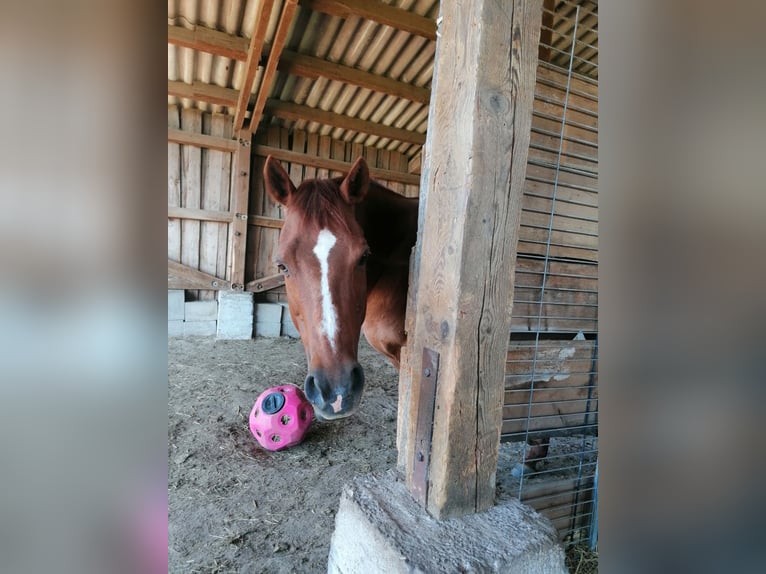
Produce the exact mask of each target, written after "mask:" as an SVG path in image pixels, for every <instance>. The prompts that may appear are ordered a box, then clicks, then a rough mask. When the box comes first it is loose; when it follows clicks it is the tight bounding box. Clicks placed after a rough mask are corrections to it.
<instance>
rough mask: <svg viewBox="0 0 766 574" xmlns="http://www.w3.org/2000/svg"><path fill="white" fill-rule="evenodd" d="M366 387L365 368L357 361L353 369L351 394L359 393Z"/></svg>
mask: <svg viewBox="0 0 766 574" xmlns="http://www.w3.org/2000/svg"><path fill="white" fill-rule="evenodd" d="M363 389H364V370H363V369H362V366H361V365H360V364H359V363H357V364H356V365H354V368H353V369H351V394H352V395H359V394H361V393H362V390H363Z"/></svg>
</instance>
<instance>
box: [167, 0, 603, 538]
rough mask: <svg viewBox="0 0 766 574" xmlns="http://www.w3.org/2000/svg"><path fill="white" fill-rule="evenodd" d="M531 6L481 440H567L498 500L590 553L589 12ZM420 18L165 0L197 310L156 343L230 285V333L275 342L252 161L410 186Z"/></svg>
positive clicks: (297, 173)
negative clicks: (240, 331)
mask: <svg viewBox="0 0 766 574" xmlns="http://www.w3.org/2000/svg"><path fill="white" fill-rule="evenodd" d="M542 10H543V11H542V26H541V30H540V42H539V49H538V58H537V68H536V82H535V86H534V104H533V109H532V122H531V126H532V127H531V132H530V137H529V149H528V159H527V163H526V175H525V178H524V189H523V196H522V207H521V220H520V228H519V237H518V245H517V247H516V255H515V267H514V270H513V272H512V273H513V277H509V279H508V280H509V282H512V285H513V305H512V313H511V322H510V331H509V333H508V350H507V359H506V364H505V386H504V400H503V408H502V427H501V439H502V440H503V441H509V442H522V443H523V442H526V441H529V440H532V441H538V443H539V444H548V443H550V441H551V440H554V441H555V440H558V439H566V440H567V441H568V442H567V445H568V450H567V451H566V452H565V453H564V452H562V453H561V454H556V451H555V449H554V448H553V447H551V452H550V454H549V455H548V457H547V458H546V460H545V461H544V463H540V464H532V465H530V466H529V467H523V466H519V474H518V476H516V479H517V480H516V481H515V482H514V483H513V485H514V488H516V491H515V492H514V496H517V497H518V499H519V500H521V501H522V502H524V503H526V504H528V505H530V506H532V507H533V508H535V509H536V510H538V511H539V512H540V513H541V514H543V515H544V516H546V517H547V518H549V519H550V520H551V522H552V523H553V525H554V527H555V528H556V530H557V531H558V534H559V539H560V540H561V541H563V542H564V543H565V544H567V545H570V546H572V545H583V544H585V545H588V546H591V547H593V546H595V535H596V532H597V529H596V527H595V520H594V517H595V508H596V503H597V459H598V264H599V260H598V252H599V251H598V4H597V2H594V1H592V0H544V2H543V3H542ZM439 12H440V3H439V1H438V0H382V1H375V2H373V1H361V0H356V1H352V0H276V1H274V2H271V1H268V0H230V1H226V2H218V1H214V0H169V2H168V289H169V294H170V293H171V292H173V293H174V296H176V297H178V296H180V297H181V299H182V301H181V308H182V309H197V310H203V309H204V313H202V314H201V315H199V316H198V317H196V318H195V317H194V316H193V314H192V315H191V316H189V317H187V314H188V313H187V312H186V311H182V312H181V315H176V316H174V317H172V318H170V317H169V326H168V328H169V334H170V335H171V336H177V337H184V336H186V337H191V336H195V335H208V336H214V335H216V333H218V332H219V329H220V328H221V325H219V324H218V323H219V322H220V321H221V319H220V317H221V316H220V312H221V308H222V307H221V306H222V305H223V303H222V301H223V299H222V296H223V295H224V294H231V293H235V294H237V295H240V294H241V295H244V296H249V297H251V299H252V311H251V314H252V316H251V317H250V327H249V328H250V336H253V335H258V336H265V335H267V334H272V335H276V336H285V335H288V336H289V335H294V328H291V323H290V320H289V309H287V308H286V296H285V291H284V282H283V277H282V275H281V274H280V273H279V272H278V270H277V268H276V264H275V262H274V255H275V249H276V245H277V241H278V238H279V233H280V228H281V225H282V221H283V218H284V213H283V208H282V207H281V206H279V205H277V204H275V203H274V202H273V201H272V200H271V199H270V198H269V197H268V195H267V194H266V193H265V192H264V186H263V178H262V175H261V174H262V171H263V165H264V162H265V158H266V157H267V156H269V155H271V156H273V157H275V158H276V159H278V160H280V161H281V162H282V164H283V165H284V166H285V168H286V169H287V171H288V173H289V174H290V177H291V179H292V181H293V182H294V183H296V184H297V183H299V182H300V181H302V180H304V179H309V178H324V177H334V176H337V175H341V174H343V173H345V172H346V171H347V170H348V169H349V167H350V166H351V164H352V163H353V161H354V160H355V159H356V158H358V157H360V156H362V157H364V158H365V159H366V161H367V162H368V165H369V166H370V168H371V169H370V172H371V176H372V177H373V178H375V179H376V180H378V181H379V182H381V183H383V184H384V185H386V186H387V187H390V188H391V189H393V190H394V191H396V192H398V193H400V194H402V195H404V196H408V197H418V196H419V195H420V189H421V185H423V182H422V181H421V179H422V178H421V176H422V173H421V172H422V169H421V168H422V165H423V161H424V159H423V157H424V148H425V146H426V141H427V130H428V126H429V105H430V103H431V88H432V84H433V76H434V60H435V54H436V50H437V44H438V37H437V36H438V34H439ZM179 293H180V295H178V294H179ZM169 297H170V295H169ZM227 304H228V303H227ZM275 310H276V312H277V313H279V317H278V318H276V319H275V318H273V317H272V316H273V314H274V313H275ZM259 313H260V314H261V315H260V316H259ZM203 315H204V316H203ZM267 316H268V319H267ZM198 319H199V320H198ZM171 323H172V325H171ZM259 325H260V327H259ZM259 329H261V330H259ZM551 437H554V438H553V439H551ZM572 445H574V446H572ZM573 449H574V450H573ZM557 457H559V458H557ZM522 462H523V461H522ZM509 484H510V483H509Z"/></svg>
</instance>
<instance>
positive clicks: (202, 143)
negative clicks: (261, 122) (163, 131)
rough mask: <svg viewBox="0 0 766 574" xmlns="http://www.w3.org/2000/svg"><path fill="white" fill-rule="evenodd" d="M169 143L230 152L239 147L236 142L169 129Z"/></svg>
mask: <svg viewBox="0 0 766 574" xmlns="http://www.w3.org/2000/svg"><path fill="white" fill-rule="evenodd" d="M168 141H169V142H173V143H179V144H184V145H193V146H197V147H204V148H208V149H217V150H221V151H229V152H233V151H237V148H238V147H239V145H237V142H236V141H234V140H230V139H226V138H219V137H215V136H207V135H204V134H193V133H190V132H185V131H183V130H177V129H173V128H168Z"/></svg>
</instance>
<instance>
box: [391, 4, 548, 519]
mask: <svg viewBox="0 0 766 574" xmlns="http://www.w3.org/2000/svg"><path fill="white" fill-rule="evenodd" d="M541 7H542V0H515V1H514V2H513V4H512V5H511V3H510V2H509V3H508V4H503V5H502V6H501V4H500V3H497V2H492V1H489V0H487V1H485V0H472V1H467V2H462V3H444V4H443V5H442V8H441V10H442V14H441V16H442V18H443V21H442V25H441V38H440V40H439V45H438V49H437V54H436V64H435V68H436V70H435V72H434V88H433V98H432V101H433V102H435V104H434V105H432V108H431V116H430V119H429V128H428V140H427V142H426V146H427V147H428V149H427V152H426V154H425V155H426V157H425V158H424V166H423V171H424V173H425V174H426V177H424V183H425V185H426V188H425V189H424V190H422V194H423V200H422V201H424V202H425V205H424V212H423V217H421V225H422V238H420V241H421V243H422V245H421V252H420V256H419V270H418V273H417V277H416V278H415V281H416V283H415V284H414V286H413V287H411V288H414V289H416V290H417V296H416V297H417V304H416V305H415V308H416V309H415V311H416V316H415V320H414V333H412V334H411V336H410V339H409V341H408V344H407V347H408V350H407V353H408V354H409V356H410V357H419V356H421V354H422V349H423V348H424V347H428V348H431V349H434V350H435V351H437V352H438V353H439V354H440V367H439V374H438V377H439V379H438V385H437V398H436V409H435V413H434V424H433V443H432V447H431V462H430V470H429V486H428V505H427V509H428V511H429V512H430V513H431V514H432V515H434V516H436V517H438V518H447V517H450V516H458V515H462V514H465V513H470V512H478V511H481V510H485V509H487V508H489V507H490V506H491V505H492V504H493V503H494V497H495V472H496V469H497V455H498V447H499V443H500V422H501V418H502V398H503V388H504V373H505V358H506V351H507V346H508V336H507V333H508V330H509V325H510V309H509V302H510V301H511V300H512V289H513V285H512V280H510V279H512V277H513V274H512V273H511V269H512V264H513V261H514V259H515V246H516V238H517V237H518V229H519V218H520V215H521V206H522V193H523V189H524V173H525V169H526V163H527V152H528V147H529V131H530V125H531V121H532V107H533V94H534V86H535V67H536V64H537V51H538V40H539V34H540V19H541V12H542V8H541ZM429 142H435V143H436V145H433V146H430V147H429ZM426 163H428V164H429V165H428V166H426V165H425V164H426ZM411 310H412V309H411ZM406 376H407V373H406V372H402V380H401V382H400V384H404V385H405V386H407V387H410V388H411V385H412V380H411V379H410V380H405V379H406ZM401 397H402V395H401V394H400V408H402V409H406V410H407V413H406V414H405V415H404V416H402V417H400V420H403V423H404V425H403V426H406V427H407V430H406V431H404V432H405V433H406V435H407V436H406V442H405V444H404V447H405V448H404V451H403V452H400V457H403V458H404V461H405V465H406V475H407V481H408V485H410V488H412V480H413V473H412V467H413V456H414V450H415V449H414V436H415V432H414V428H413V426H412V425H414V424H415V422H416V415H417V412H418V406H419V405H418V397H417V394H416V393H414V392H410V393H409V396H408V397H407V398H408V400H407V402H405V403H401ZM401 430H402V428H401V427H400V431H401Z"/></svg>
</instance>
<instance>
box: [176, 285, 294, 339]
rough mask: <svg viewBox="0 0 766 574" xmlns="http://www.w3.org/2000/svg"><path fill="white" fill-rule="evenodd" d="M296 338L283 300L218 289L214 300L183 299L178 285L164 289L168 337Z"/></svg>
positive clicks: (182, 292)
mask: <svg viewBox="0 0 766 574" xmlns="http://www.w3.org/2000/svg"><path fill="white" fill-rule="evenodd" d="M254 336H257V337H292V338H295V339H298V338H300V334H299V333H298V330H297V329H296V328H295V325H294V324H293V322H292V318H291V317H290V309H289V307H288V306H287V303H258V304H253V294H252V293H242V292H236V291H231V292H229V291H220V292H219V293H218V300H213V301H186V300H185V294H184V291H183V290H182V289H172V290H171V289H169V290H168V337H216V338H218V339H250V338H252V337H254Z"/></svg>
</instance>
